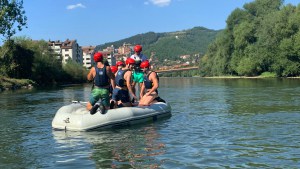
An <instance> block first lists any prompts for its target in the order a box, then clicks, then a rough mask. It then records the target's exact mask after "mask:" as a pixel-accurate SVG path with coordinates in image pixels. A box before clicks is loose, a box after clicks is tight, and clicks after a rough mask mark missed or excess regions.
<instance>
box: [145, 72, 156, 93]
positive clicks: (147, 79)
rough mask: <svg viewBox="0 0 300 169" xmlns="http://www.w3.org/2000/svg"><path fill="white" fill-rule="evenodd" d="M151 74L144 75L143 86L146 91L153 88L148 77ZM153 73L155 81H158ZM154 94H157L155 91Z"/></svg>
mask: <svg viewBox="0 0 300 169" xmlns="http://www.w3.org/2000/svg"><path fill="white" fill-rule="evenodd" d="M151 73H152V71H151V72H149V73H148V74H147V75H144V84H145V88H146V89H147V90H148V89H151V88H152V87H153V83H152V82H151V81H150V80H149V76H150V74H151ZM154 73H155V75H156V77H157V80H158V81H159V77H158V75H157V73H156V72H154ZM156 92H157V93H158V91H157V90H156Z"/></svg>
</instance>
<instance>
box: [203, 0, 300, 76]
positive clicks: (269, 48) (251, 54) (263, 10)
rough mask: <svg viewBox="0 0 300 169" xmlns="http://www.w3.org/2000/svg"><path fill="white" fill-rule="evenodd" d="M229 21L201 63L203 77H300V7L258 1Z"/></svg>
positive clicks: (234, 13)
mask: <svg viewBox="0 0 300 169" xmlns="http://www.w3.org/2000/svg"><path fill="white" fill-rule="evenodd" d="M226 22H227V26H226V29H225V30H223V32H222V33H220V34H219V36H218V37H217V38H216V40H215V41H214V42H213V43H212V44H211V45H210V46H209V48H208V50H207V53H206V55H205V57H203V58H202V60H201V62H200V69H201V70H200V72H201V75H204V76H207V75H209V76H214V75H221V74H223V75H228V74H229V75H240V76H257V75H260V74H262V73H264V72H269V73H273V74H274V72H275V73H276V75H277V76H299V75H300V52H299V50H300V42H299V41H300V38H299V37H300V34H299V30H300V5H298V7H295V6H293V5H291V4H288V5H286V6H283V1H282V0H255V1H253V2H250V3H247V4H245V5H244V9H236V10H234V11H233V12H232V13H231V14H230V15H229V17H228V19H227V21H226Z"/></svg>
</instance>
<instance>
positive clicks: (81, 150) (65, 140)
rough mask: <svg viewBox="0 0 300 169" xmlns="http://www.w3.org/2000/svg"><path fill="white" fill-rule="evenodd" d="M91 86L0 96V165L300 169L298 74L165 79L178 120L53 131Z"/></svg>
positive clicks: (164, 93) (163, 90) (164, 90)
mask: <svg viewBox="0 0 300 169" xmlns="http://www.w3.org/2000/svg"><path fill="white" fill-rule="evenodd" d="M90 90H91V85H82V86H73V87H62V88H55V89H44V90H36V89H33V90H17V91H5V92H2V93H0V106H1V109H0V115H1V118H0V135H1V137H0V168H300V132H299V131H300V79H203V78H174V79H170V78H161V79H160V90H159V92H160V96H161V97H162V98H164V99H165V100H167V101H168V102H169V103H170V104H171V106H172V117H170V118H167V119H163V120H159V121H156V122H154V123H147V124H141V125H136V126H127V127H123V128H114V129H105V130H98V131H92V132H70V131H67V132H64V131H54V130H52V128H51V122H52V119H53V117H54V115H55V113H56V111H57V110H58V109H59V108H60V107H61V106H63V105H66V104H70V102H71V101H72V100H85V101H86V100H87V99H88V97H89V92H90Z"/></svg>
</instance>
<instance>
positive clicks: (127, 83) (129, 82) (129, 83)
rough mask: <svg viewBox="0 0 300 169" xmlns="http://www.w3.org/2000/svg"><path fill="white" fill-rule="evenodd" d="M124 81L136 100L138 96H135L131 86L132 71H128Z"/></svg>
mask: <svg viewBox="0 0 300 169" xmlns="http://www.w3.org/2000/svg"><path fill="white" fill-rule="evenodd" d="M124 79H125V80H126V86H127V89H128V91H129V93H130V94H131V95H132V96H133V98H134V99H137V97H136V95H135V94H134V92H133V90H132V86H131V71H127V72H126V73H125V75H124Z"/></svg>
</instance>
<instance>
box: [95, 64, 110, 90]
mask: <svg viewBox="0 0 300 169" xmlns="http://www.w3.org/2000/svg"><path fill="white" fill-rule="evenodd" d="M95 70H96V76H95V79H94V82H95V85H96V86H97V87H106V86H108V85H109V84H110V82H109V77H108V76H107V73H106V66H105V65H104V67H103V68H98V67H97V66H95Z"/></svg>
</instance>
